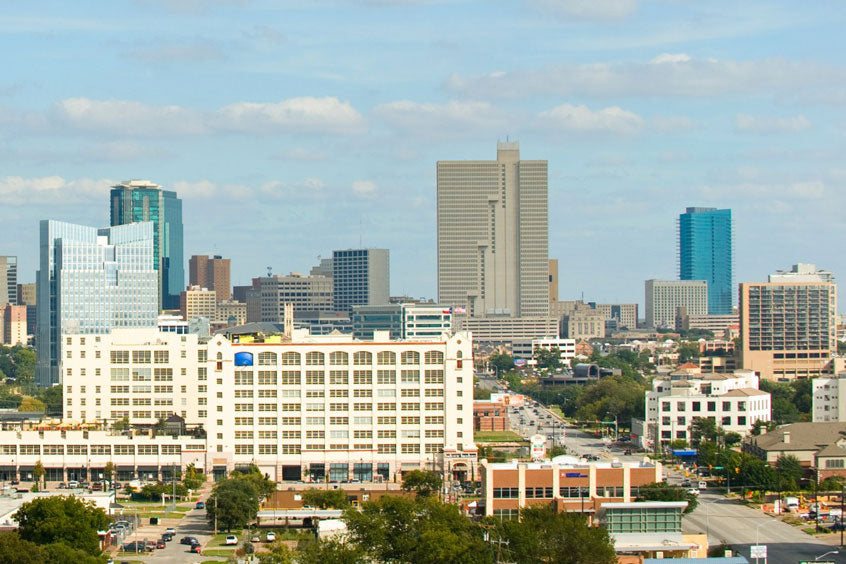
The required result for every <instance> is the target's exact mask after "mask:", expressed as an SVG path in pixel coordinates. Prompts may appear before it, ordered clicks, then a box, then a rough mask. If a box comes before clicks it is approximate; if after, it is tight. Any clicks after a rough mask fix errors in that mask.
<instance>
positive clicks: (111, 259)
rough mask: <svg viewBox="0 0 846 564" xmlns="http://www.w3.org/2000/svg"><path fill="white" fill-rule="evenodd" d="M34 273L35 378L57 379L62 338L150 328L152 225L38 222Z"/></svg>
mask: <svg viewBox="0 0 846 564" xmlns="http://www.w3.org/2000/svg"><path fill="white" fill-rule="evenodd" d="M40 230H41V263H40V268H39V270H38V278H37V279H38V303H39V304H40V305H39V307H38V326H37V329H36V336H37V341H36V342H37V344H38V347H37V364H36V381H37V383H38V384H39V385H41V386H49V385H52V384H57V383H59V382H60V374H59V361H60V360H61V359H62V358H63V356H62V336H63V334H65V333H75V334H81V335H85V334H94V333H108V332H109V331H111V330H112V329H115V328H134V327H155V326H156V316H157V314H158V305H159V299H158V296H159V294H158V276H157V273H156V270H155V269H154V268H153V224H152V223H151V222H143V223H134V224H131V225H122V226H118V227H110V228H105V229H97V228H96V227H87V226H85V225H74V224H71V223H64V222H61V221H52V220H43V221H41V225H40Z"/></svg>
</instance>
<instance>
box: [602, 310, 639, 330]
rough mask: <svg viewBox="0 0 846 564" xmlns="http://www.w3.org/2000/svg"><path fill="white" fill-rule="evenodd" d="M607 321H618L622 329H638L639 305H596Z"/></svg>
mask: <svg viewBox="0 0 846 564" xmlns="http://www.w3.org/2000/svg"><path fill="white" fill-rule="evenodd" d="M596 311H598V312H600V313H601V314H602V315H603V317H604V318H605V319H616V320H617V321H618V322H619V324H620V327H625V328H627V329H637V304H596Z"/></svg>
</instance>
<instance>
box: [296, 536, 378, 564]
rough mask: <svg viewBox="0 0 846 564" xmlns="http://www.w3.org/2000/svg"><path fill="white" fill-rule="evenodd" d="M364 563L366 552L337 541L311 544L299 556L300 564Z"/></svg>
mask: <svg viewBox="0 0 846 564" xmlns="http://www.w3.org/2000/svg"><path fill="white" fill-rule="evenodd" d="M363 561H364V551H363V550H361V549H360V548H359V547H358V545H356V544H354V543H348V542H341V541H339V540H335V539H329V540H318V541H314V542H310V543H308V544H306V545H305V546H303V547H302V548H301V549H300V550H299V552H298V554H297V563H298V564H359V563H360V562H363Z"/></svg>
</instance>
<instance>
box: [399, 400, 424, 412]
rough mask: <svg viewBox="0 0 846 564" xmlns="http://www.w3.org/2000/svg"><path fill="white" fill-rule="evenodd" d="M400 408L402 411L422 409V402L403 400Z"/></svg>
mask: <svg viewBox="0 0 846 564" xmlns="http://www.w3.org/2000/svg"><path fill="white" fill-rule="evenodd" d="M400 409H401V410H402V411H420V404H419V403H416V402H414V403H412V402H403V403H402V404H401V406H400Z"/></svg>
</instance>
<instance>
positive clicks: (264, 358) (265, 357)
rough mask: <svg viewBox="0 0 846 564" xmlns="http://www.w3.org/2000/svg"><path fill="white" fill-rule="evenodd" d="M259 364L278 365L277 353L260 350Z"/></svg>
mask: <svg viewBox="0 0 846 564" xmlns="http://www.w3.org/2000/svg"><path fill="white" fill-rule="evenodd" d="M258 363H259V366H276V353H274V352H260V353H259V355H258Z"/></svg>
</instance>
